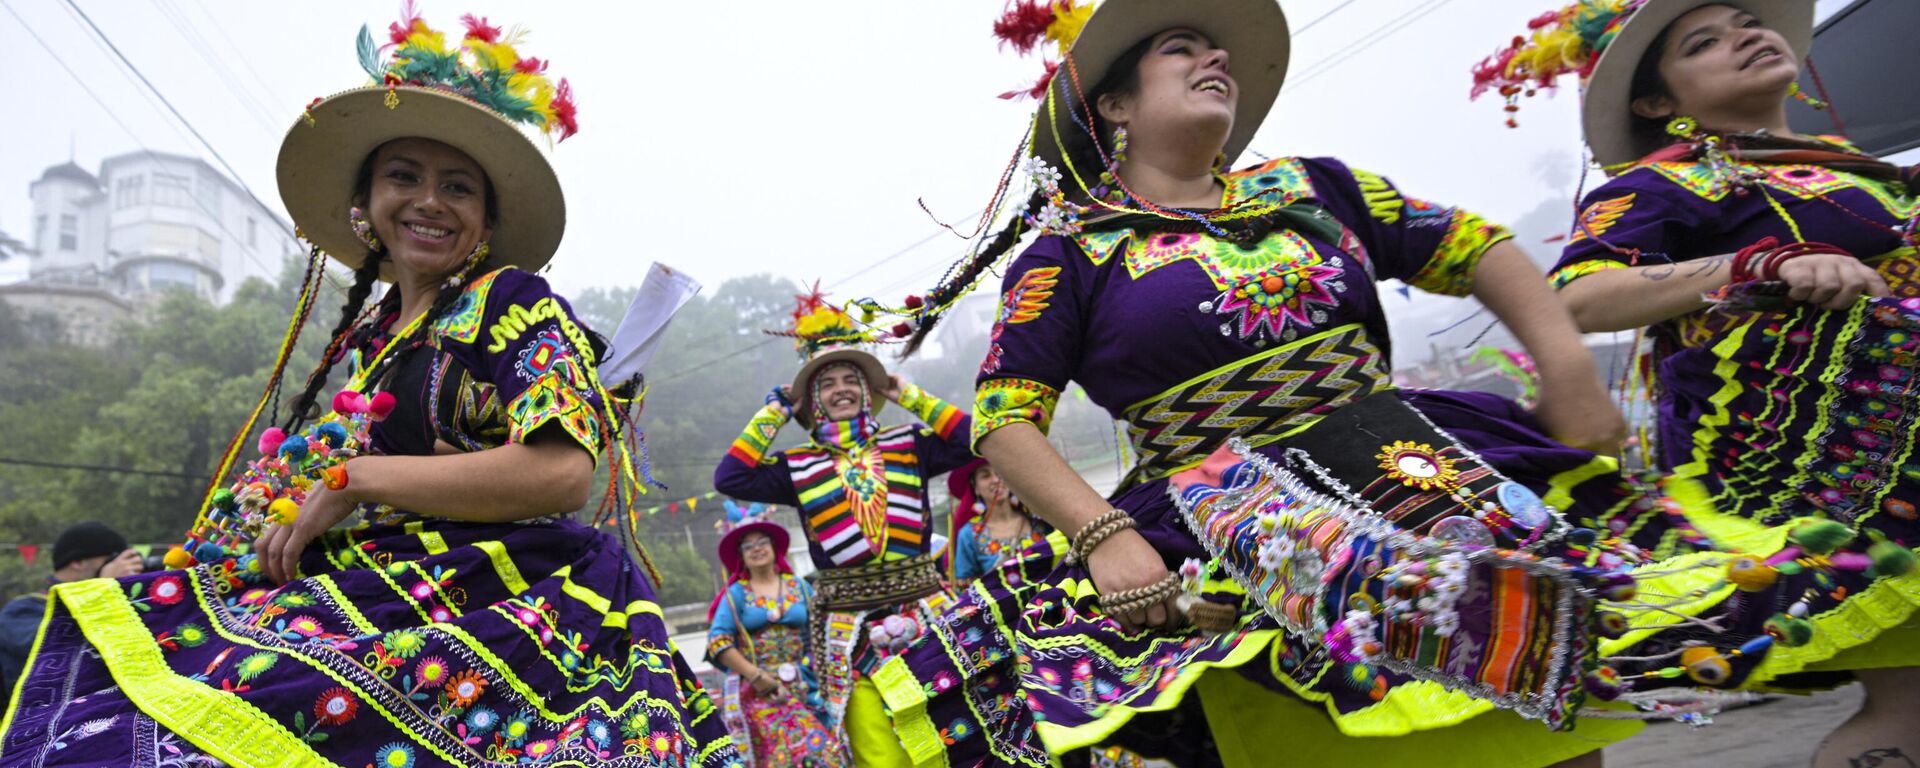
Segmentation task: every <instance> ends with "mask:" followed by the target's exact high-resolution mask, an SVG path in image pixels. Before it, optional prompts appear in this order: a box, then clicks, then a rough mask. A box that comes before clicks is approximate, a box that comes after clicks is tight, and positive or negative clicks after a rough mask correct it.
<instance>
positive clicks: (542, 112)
mask: <svg viewBox="0 0 1920 768" xmlns="http://www.w3.org/2000/svg"><path fill="white" fill-rule="evenodd" d="M460 22H461V24H462V25H463V26H464V27H465V29H466V34H465V35H464V36H463V37H462V38H461V39H460V41H459V43H458V44H457V45H455V46H453V47H448V45H447V38H446V35H444V34H442V33H440V32H439V31H437V30H435V29H433V28H432V27H430V26H428V25H427V23H426V21H425V20H424V19H422V18H421V17H420V15H419V13H418V12H417V11H416V10H415V8H414V5H413V3H412V2H411V1H409V2H408V3H407V4H406V5H404V6H403V7H402V9H401V19H400V21H397V22H394V23H393V24H390V25H388V26H387V41H388V42H387V44H386V45H384V46H379V47H377V48H376V47H375V46H374V41H373V31H372V30H371V29H370V28H368V27H361V28H360V39H359V45H358V48H359V54H360V67H361V68H362V69H364V70H366V72H367V75H368V76H370V77H372V78H373V79H374V81H375V82H378V83H382V84H385V85H388V86H397V85H412V86H419V87H424V88H435V89H438V90H442V91H446V92H448V93H453V94H458V95H460V96H463V97H465V98H467V99H468V100H470V101H472V102H474V103H475V104H479V105H480V106H483V107H486V108H487V109H490V110H493V111H494V112H497V113H499V114H500V116H501V117H504V118H506V119H507V120H509V121H511V122H514V123H518V124H521V125H529V126H533V127H535V128H538V129H539V130H540V132H541V133H545V134H548V135H551V136H556V137H557V139H558V140H559V141H565V140H566V139H567V137H569V136H572V135H574V134H575V133H577V132H579V130H580V124H579V117H578V107H576V106H575V104H574V101H573V87H572V85H570V84H569V83H568V82H567V81H566V80H565V79H562V80H560V81H559V83H558V84H557V85H556V84H555V83H554V81H553V80H551V79H549V78H548V77H547V75H546V69H547V62H546V61H544V60H541V59H537V58H531V57H522V56H521V55H520V52H519V50H518V48H517V45H518V43H519V42H520V41H521V39H523V38H524V37H525V34H524V33H522V32H521V31H519V30H518V29H516V30H513V31H511V32H503V31H502V30H501V29H500V28H499V27H496V26H494V25H493V24H491V23H489V22H488V21H487V19H486V18H485V17H476V16H474V15H473V14H470V13H469V14H466V15H464V16H461V17H460ZM388 51H391V53H390V55H389V56H388V57H387V58H386V59H385V60H384V61H383V60H382V59H381V54H382V53H387V52H388Z"/></svg>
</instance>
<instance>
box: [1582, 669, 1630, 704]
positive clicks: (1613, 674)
mask: <svg viewBox="0 0 1920 768" xmlns="http://www.w3.org/2000/svg"><path fill="white" fill-rule="evenodd" d="M1585 683H1586V686H1587V692H1588V693H1591V694H1593V697H1594V698H1596V699H1599V700H1601V701H1613V700H1614V699H1617V698H1620V694H1621V692H1622V691H1623V690H1624V689H1625V686H1624V683H1623V681H1622V680H1621V679H1620V672H1619V671H1618V670H1615V669H1614V668H1613V667H1595V668H1594V670H1593V671H1592V672H1588V673H1587V675H1586V679H1585Z"/></svg>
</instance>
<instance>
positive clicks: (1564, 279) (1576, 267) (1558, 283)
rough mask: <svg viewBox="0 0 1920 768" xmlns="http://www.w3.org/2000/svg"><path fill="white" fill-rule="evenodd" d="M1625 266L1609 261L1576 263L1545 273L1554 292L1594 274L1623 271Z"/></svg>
mask: <svg viewBox="0 0 1920 768" xmlns="http://www.w3.org/2000/svg"><path fill="white" fill-rule="evenodd" d="M1626 266H1627V265H1625V264H1622V263H1620V262H1617V261H1613V260H1611V259H1589V260H1587V261H1577V262H1574V263H1572V264H1568V265H1566V266H1564V267H1561V268H1559V269H1556V270H1554V271H1552V272H1549V273H1547V282H1549V283H1552V284H1553V288H1554V290H1559V289H1561V288H1565V287H1567V284H1568V283H1571V282H1573V281H1575V280H1578V279H1580V278H1583V277H1586V276H1587V275H1591V274H1593V273H1595V272H1605V271H1607V270H1609V269H1625V268H1626Z"/></svg>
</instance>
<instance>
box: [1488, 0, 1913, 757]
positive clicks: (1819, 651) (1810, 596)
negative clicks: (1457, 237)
mask: <svg viewBox="0 0 1920 768" xmlns="http://www.w3.org/2000/svg"><path fill="white" fill-rule="evenodd" d="M1813 15H1814V9H1813V3H1812V2H1810V1H1808V0H1801V1H1798V2H1794V1H1790V0H1752V1H1748V0H1743V1H1742V2H1738V3H1733V4H1726V3H1716V2H1703V1H1701V0H1659V1H1657V2H1648V3H1644V4H1642V3H1622V2H1617V1H1614V2H1582V3H1577V4H1574V5H1571V6H1568V7H1567V8H1565V9H1563V10H1561V11H1558V12H1556V13H1553V14H1549V15H1547V16H1545V17H1542V18H1541V19H1539V20H1537V21H1536V22H1535V24H1534V27H1535V30H1536V31H1535V33H1534V35H1533V37H1532V38H1531V39H1528V40H1526V41H1525V42H1524V44H1523V45H1521V46H1518V47H1516V48H1513V49H1509V50H1507V51H1503V52H1502V53H1501V55H1500V56H1498V57H1496V58H1495V59H1494V60H1492V61H1491V62H1490V66H1487V67H1483V68H1482V69H1481V71H1480V75H1481V76H1480V82H1481V83H1482V84H1484V85H1485V86H1487V87H1500V88H1503V89H1504V90H1506V92H1507V93H1509V94H1514V93H1518V92H1523V91H1524V90H1525V89H1528V88H1532V87H1537V86H1539V85H1543V84H1549V83H1551V82H1552V80H1553V79H1555V78H1556V77H1558V76H1559V75H1561V74H1563V73H1566V72H1567V71H1568V70H1579V71H1580V73H1582V74H1586V75H1587V78H1586V80H1585V82H1584V83H1583V85H1584V88H1583V92H1584V99H1583V101H1582V105H1581V108H1582V110H1583V117H1584V121H1585V124H1586V135H1587V142H1588V144H1589V145H1590V146H1591V148H1592V150H1593V156H1594V159H1595V160H1596V161H1597V162H1599V163H1600V164H1601V166H1602V167H1603V168H1605V169H1606V171H1607V172H1608V173H1609V174H1610V175H1612V176H1613V178H1612V179H1611V180H1609V181H1608V182H1607V183H1606V184H1603V185H1601V186H1600V187H1599V188H1598V189H1596V190H1594V191H1593V192H1592V193H1591V194H1589V195H1587V197H1586V200H1585V201H1584V202H1583V204H1582V205H1583V209H1582V211H1581V214H1580V217H1579V220H1578V221H1577V222H1576V224H1575V226H1574V229H1573V233H1572V235H1571V239H1570V241H1569V244H1568V245H1567V247H1566V252H1565V254H1564V255H1563V256H1562V258H1561V261H1560V265H1559V266H1558V267H1557V268H1556V269H1555V270H1554V275H1553V278H1554V281H1555V283H1556V284H1558V285H1559V286H1561V287H1560V295H1561V296H1562V297H1563V298H1565V300H1566V301H1567V304H1568V306H1569V307H1570V308H1571V309H1572V311H1573V314H1574V317H1575V319H1576V320H1578V321H1579V322H1580V324H1581V325H1582V326H1583V327H1585V328H1586V329H1587V330H1594V331H1614V330H1624V329H1633V328H1639V327H1641V326H1650V328H1649V331H1650V335H1651V337H1652V338H1653V341H1654V347H1653V353H1652V354H1653V360H1654V362H1655V366H1654V368H1653V369H1652V370H1653V372H1654V376H1655V378H1656V380H1655V382H1654V384H1655V386H1656V390H1655V397H1656V398H1657V401H1658V404H1659V407H1658V409H1657V411H1656V413H1657V420H1658V423H1657V425H1656V427H1657V430H1656V435H1657V447H1658V450H1657V452H1656V453H1655V454H1654V455H1655V456H1656V458H1657V459H1658V462H1659V464H1660V465H1661V466H1662V467H1665V468H1667V469H1670V470H1671V471H1672V472H1674V473H1675V474H1678V475H1683V476H1688V477H1695V478H1698V479H1699V480H1700V481H1701V482H1702V483H1703V484H1705V485H1706V486H1707V488H1708V489H1710V490H1711V491H1712V492H1713V493H1714V508H1715V509H1716V510H1717V511H1718V512H1720V513H1722V515H1724V517H1716V518H1704V519H1699V520H1696V524H1698V525H1699V526H1700V528H1701V529H1702V530H1703V531H1704V532H1706V533H1707V534H1709V535H1710V536H1711V537H1712V538H1713V540H1714V543H1715V544H1716V545H1718V546H1721V547H1724V548H1727V549H1731V550H1735V551H1741V552H1746V553H1749V554H1750V555H1751V556H1752V557H1751V559H1748V560H1741V561H1736V562H1735V563H1732V564H1730V565H1729V568H1731V569H1732V570H1729V571H1728V572H1727V573H1725V574H1724V576H1725V577H1726V578H1727V579H1729V580H1732V581H1734V582H1736V583H1738V584H1739V585H1740V588H1741V590H1742V591H1741V592H1739V593H1738V594H1737V595H1736V596H1731V597H1728V598H1727V599H1726V601H1725V602H1724V603H1723V604H1721V605H1718V606H1715V607H1714V608H1713V609H1712V610H1709V611H1705V612H1701V613H1700V614H1699V615H1700V617H1701V618H1702V619H1708V620H1713V621H1716V622H1719V623H1720V624H1721V625H1722V626H1724V627H1726V628H1728V629H1729V630H1732V631H1740V630H1745V631H1753V630H1755V629H1758V628H1772V629H1774V630H1775V631H1776V634H1778V636H1779V638H1780V639H1781V640H1782V641H1783V645H1784V644H1788V643H1790V644H1792V645H1793V646H1795V647H1781V648H1776V649H1775V650H1774V651H1773V652H1772V653H1770V654H1768V655H1766V656H1763V657H1759V658H1739V659H1734V660H1732V663H1731V664H1729V665H1728V666H1727V668H1726V669H1724V670H1719V669H1716V670H1715V671H1714V674H1715V677H1716V679H1715V680H1714V681H1713V682H1715V683H1716V684H1718V685H1720V686H1723V687H1729V688H1732V687H1742V686H1744V687H1767V688H1795V687H1805V686H1807V685H1809V684H1818V683H1819V682H1822V681H1820V680H1817V679H1814V678H1812V677H1810V676H1804V675H1796V674H1795V673H1807V672H1824V673H1833V672H1838V671H1851V672H1852V673H1853V675H1854V676H1855V677H1857V678H1858V679H1859V680H1860V682H1861V683H1862V684H1863V685H1864V686H1865V688H1866V693H1867V704H1866V706H1864V707H1862V709H1861V710H1860V712H1859V713H1858V714H1857V715H1855V716H1854V717H1853V719H1851V720H1849V721H1848V722H1847V723H1846V724H1845V725H1843V726H1842V727H1841V728H1840V729H1839V730H1838V731H1835V732H1834V733H1833V734H1832V735H1831V736H1829V737H1828V739H1827V741H1826V742H1825V743H1824V744H1823V745H1822V747H1821V749H1820V753H1819V755H1818V756H1817V759H1816V761H1815V764H1816V765H1818V766H1822V768H1825V767H1826V766H1855V765H1867V764H1879V763H1870V759H1879V760H1893V762H1890V763H1886V764H1901V763H1900V762H1899V760H1894V758H1895V756H1896V755H1901V756H1904V757H1905V758H1906V759H1907V760H1915V759H1920V733H1917V732H1916V731H1915V730H1914V729H1913V727H1912V725H1913V722H1914V720H1913V717H1914V714H1913V713H1914V712H1916V711H1920V670H1917V669H1916V666H1915V665H1917V664H1920V626H1916V624H1915V623H1914V619H1913V616H1914V607H1915V605H1916V604H1920V575H1916V574H1913V573H1912V572H1911V565H1910V564H1909V563H1908V562H1907V561H1910V560H1911V559H1912V558H1913V554H1912V551H1913V550H1912V548H1913V547H1914V546H1916V545H1920V523H1916V522H1915V518H1916V514H1915V509H1916V505H1920V462H1917V461H1916V458H1915V455H1914V452H1915V449H1916V448H1917V447H1920V441H1917V440H1916V437H1917V436H1920V419H1917V418H1916V416H1920V397H1917V396H1916V395H1915V392H1914V386H1913V385H1914V381H1915V359H1916V357H1915V354H1916V351H1920V350H1917V349H1916V344H1917V342H1916V339H1920V336H1916V331H1920V282H1916V280H1915V272H1916V267H1917V266H1920V260H1917V259H1920V257H1917V256H1916V251H1915V247H1916V245H1920V232H1916V224H1917V223H1920V196H1916V194H1915V188H1914V186H1913V182H1914V169H1912V168H1905V169H1902V168H1897V167H1895V166H1893V165H1891V164H1888V163H1885V162H1882V161H1880V160H1878V159H1876V158H1873V157H1871V156H1868V155H1865V154H1862V153H1861V152H1860V151H1859V150H1857V149H1855V148H1854V147H1853V146H1852V145H1851V144H1848V143H1847V142H1846V141H1845V140H1844V139H1842V138H1840V137H1837V136H1804V135H1797V134H1795V133H1794V132H1793V131H1792V129H1791V128H1789V127H1788V125H1787V119H1786V114H1787V112H1786V109H1787V108H1786V103H1787V101H1788V100H1789V99H1790V98H1793V97H1794V96H1795V95H1796V94H1798V90H1797V89H1796V87H1795V82H1796V79H1797V77H1798V75H1799V74H1800V67H1801V63H1802V61H1804V60H1805V57H1806V54H1807V50H1808V47H1809V45H1810V44H1811V41H1812V25H1813ZM1548 51H1551V54H1550V55H1549V54H1547V52H1548ZM1569 52H1573V53H1572V54H1571V55H1569ZM1841 55H1844V52H1842V54H1841ZM1620 522H1621V523H1622V528H1621V530H1623V531H1627V530H1631V531H1632V535H1633V536H1634V538H1635V540H1636V541H1640V542H1643V543H1645V544H1646V545H1647V546H1649V547H1656V546H1658V544H1659V542H1660V541H1661V540H1662V538H1663V537H1664V536H1666V535H1668V534H1669V533H1670V531H1671V529H1670V527H1668V526H1666V525H1663V524H1660V523H1659V522H1658V521H1655V522H1654V524H1652V525H1646V526H1641V525H1638V524H1632V525H1631V528H1629V527H1628V524H1629V523H1631V522H1632V521H1628V520H1624V519H1623V520H1621V521H1620ZM1702 640H1707V641H1712V640H1713V638H1712V632H1711V631H1710V630H1709V628H1707V627H1699V628H1697V629H1696V630H1691V631H1685V632H1672V633H1668V637H1666V638H1663V639H1661V640H1657V641H1656V642H1654V643H1652V644H1650V645H1649V646H1648V648H1646V649H1643V651H1641V653H1659V652H1661V651H1662V650H1663V649H1665V650H1672V651H1679V650H1680V649H1681V647H1682V645H1683V644H1685V643H1689V642H1698V641H1702ZM1625 671H1630V670H1625ZM1825 677H1826V678H1828V679H1827V680H1825V681H1824V682H1826V683H1827V684H1831V683H1832V677H1833V676H1832V675H1831V674H1828V675H1826V676H1825Z"/></svg>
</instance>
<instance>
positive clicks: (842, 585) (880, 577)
mask: <svg viewBox="0 0 1920 768" xmlns="http://www.w3.org/2000/svg"><path fill="white" fill-rule="evenodd" d="M819 578H820V582H819V584H818V585H816V586H815V587H814V599H815V600H816V601H817V602H818V603H819V607H820V609H821V610H823V611H859V610H865V609H868V608H879V607H882V606H889V605H899V604H901V603H907V602H912V601H914V600H918V599H920V598H922V597H926V596H927V595H931V594H933V593H935V592H938V591H940V563H939V561H938V560H937V559H935V558H934V556H933V555H919V556H917V557H910V558H907V559H905V560H888V561H885V562H880V563H871V564H868V565H856V566H851V567H846V568H826V569H822V570H821V571H819Z"/></svg>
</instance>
